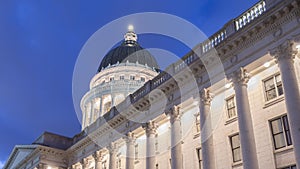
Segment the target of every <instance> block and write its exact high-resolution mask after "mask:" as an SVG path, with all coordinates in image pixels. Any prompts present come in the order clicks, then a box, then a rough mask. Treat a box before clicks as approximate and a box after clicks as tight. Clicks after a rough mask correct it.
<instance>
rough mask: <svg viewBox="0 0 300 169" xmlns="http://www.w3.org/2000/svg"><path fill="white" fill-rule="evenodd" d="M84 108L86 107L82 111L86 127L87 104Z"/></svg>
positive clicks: (83, 122)
mask: <svg viewBox="0 0 300 169" xmlns="http://www.w3.org/2000/svg"><path fill="white" fill-rule="evenodd" d="M83 109H84V110H83V111H82V129H84V128H85V126H86V117H87V115H86V114H87V106H86V105H84V107H83Z"/></svg>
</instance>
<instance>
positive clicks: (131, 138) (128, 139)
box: [124, 131, 136, 144]
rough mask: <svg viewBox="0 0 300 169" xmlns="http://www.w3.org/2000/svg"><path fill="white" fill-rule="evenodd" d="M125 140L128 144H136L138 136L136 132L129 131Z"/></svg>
mask: <svg viewBox="0 0 300 169" xmlns="http://www.w3.org/2000/svg"><path fill="white" fill-rule="evenodd" d="M124 140H125V142H126V143H127V144H134V143H135V140H136V137H135V134H134V133H133V132H131V131H130V132H128V133H127V134H126V136H125V137H124Z"/></svg>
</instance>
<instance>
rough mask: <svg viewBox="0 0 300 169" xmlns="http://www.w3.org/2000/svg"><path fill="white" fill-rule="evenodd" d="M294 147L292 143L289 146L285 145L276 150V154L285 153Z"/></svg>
mask: <svg viewBox="0 0 300 169" xmlns="http://www.w3.org/2000/svg"><path fill="white" fill-rule="evenodd" d="M293 149H294V146H293V145H290V146H287V147H283V148H280V149H277V150H274V154H278V153H284V152H286V151H289V150H293Z"/></svg>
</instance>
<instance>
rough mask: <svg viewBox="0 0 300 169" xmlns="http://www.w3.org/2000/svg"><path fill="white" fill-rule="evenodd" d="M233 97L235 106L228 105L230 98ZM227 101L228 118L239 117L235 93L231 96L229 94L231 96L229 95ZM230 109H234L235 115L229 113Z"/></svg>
mask: <svg viewBox="0 0 300 169" xmlns="http://www.w3.org/2000/svg"><path fill="white" fill-rule="evenodd" d="M231 99H233V105H234V106H233V107H230V108H229V107H228V101H229V100H231ZM225 102H226V114H227V118H228V119H233V118H235V117H237V109H236V99H235V95H231V96H229V97H227V98H226V99H225ZM230 110H234V115H233V116H230V115H229V111H230Z"/></svg>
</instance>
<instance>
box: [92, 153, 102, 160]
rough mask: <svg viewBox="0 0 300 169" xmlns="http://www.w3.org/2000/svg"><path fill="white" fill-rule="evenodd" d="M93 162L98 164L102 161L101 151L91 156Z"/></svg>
mask: <svg viewBox="0 0 300 169" xmlns="http://www.w3.org/2000/svg"><path fill="white" fill-rule="evenodd" d="M92 156H93V158H94V160H95V162H99V161H101V160H102V157H103V154H102V152H101V151H95V152H94V153H93V154H92Z"/></svg>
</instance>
